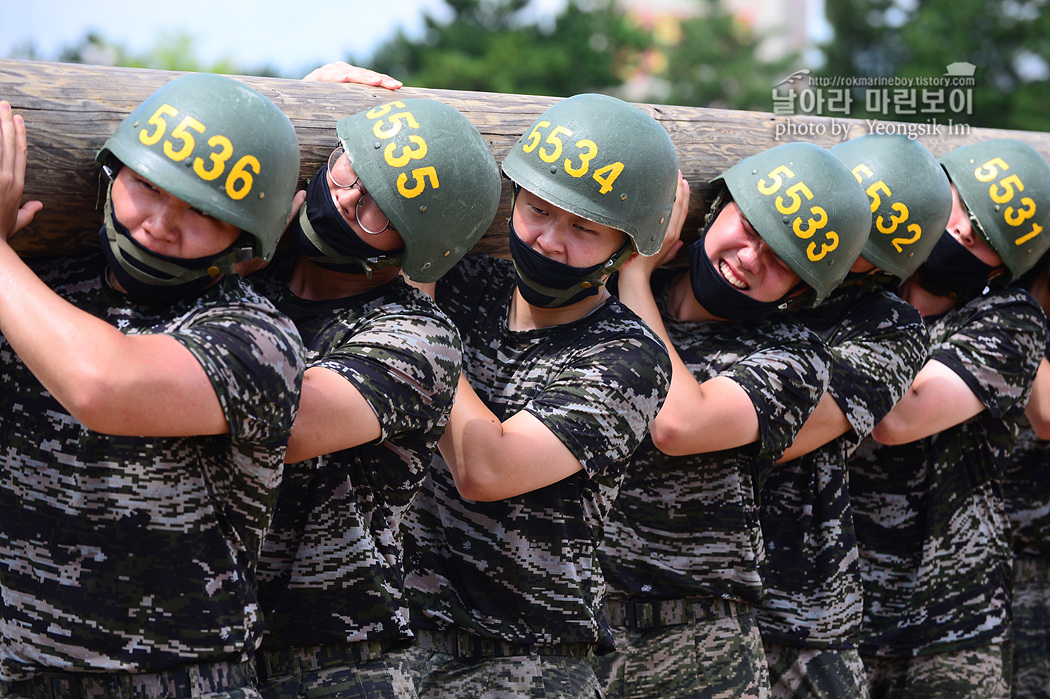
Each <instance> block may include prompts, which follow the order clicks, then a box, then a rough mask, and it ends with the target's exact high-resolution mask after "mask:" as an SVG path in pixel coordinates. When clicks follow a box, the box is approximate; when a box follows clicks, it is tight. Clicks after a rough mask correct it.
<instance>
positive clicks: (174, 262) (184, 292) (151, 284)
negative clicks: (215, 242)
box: [99, 184, 252, 303]
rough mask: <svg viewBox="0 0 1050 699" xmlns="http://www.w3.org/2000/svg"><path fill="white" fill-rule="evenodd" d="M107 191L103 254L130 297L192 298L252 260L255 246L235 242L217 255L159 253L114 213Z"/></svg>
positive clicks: (101, 235)
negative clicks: (197, 255) (135, 234)
mask: <svg viewBox="0 0 1050 699" xmlns="http://www.w3.org/2000/svg"><path fill="white" fill-rule="evenodd" d="M111 192H112V184H110V190H109V192H107V194H106V205H105V217H106V225H104V226H103V227H102V229H101V230H100V231H99V238H100V240H101V242H102V253H103V255H104V256H105V258H106V262H107V263H108V265H109V269H110V270H112V272H113V276H114V277H115V278H116V280H117V282H119V283H120V286H121V287H122V288H123V289H124V292H125V293H126V294H127V295H128V297H130V298H132V299H134V300H135V301H139V302H142V303H171V302H173V301H177V300H179V299H184V298H192V297H195V296H197V295H199V294H200V293H201V292H202V291H204V290H205V289H207V288H208V287H209V286H211V285H212V284H213V283H215V280H216V279H217V278H218V277H220V276H222V275H223V274H226V273H231V272H233V265H234V264H235V263H236V262H239V261H242V260H247V259H251V257H252V253H251V249H250V248H248V249H245V248H244V246H243V244H241V243H234V244H233V245H232V246H230V247H229V248H226V249H225V250H223V251H222V252H220V253H218V254H216V255H209V256H207V257H198V258H195V259H183V258H179V257H169V256H167V255H160V254H158V253H155V252H153V251H151V250H149V249H148V248H146V247H145V246H144V245H142V244H141V243H139V242H138V241H137V240H135V239H134V238H133V237H132V236H131V233H130V232H129V231H128V229H127V228H126V227H124V225H123V224H121V223H120V222H119V221H118V220H117V217H116V215H115V214H114V213H113V202H112V199H111V197H110V193H111Z"/></svg>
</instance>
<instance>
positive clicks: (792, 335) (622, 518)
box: [599, 270, 830, 698]
mask: <svg viewBox="0 0 1050 699" xmlns="http://www.w3.org/2000/svg"><path fill="white" fill-rule="evenodd" d="M675 274H676V273H675V272H673V271H670V270H663V271H661V270H658V271H657V273H656V274H654V276H653V289H654V296H655V299H656V302H657V305H658V307H659V308H660V313H661V315H662V316H663V321H664V324H665V327H666V328H667V332H668V333H669V336H670V338H671V342H672V343H673V344H674V347H675V349H676V350H677V352H678V354H679V356H680V357H681V358H682V361H684V362H685V364H686V366H687V367H688V368H689V370H690V371H691V372H692V374H693V376H694V377H696V379H697V380H698V381H700V382H703V381H706V380H708V379H710V378H713V377H715V376H725V377H728V378H730V379H732V380H733V381H734V382H736V383H737V384H738V385H739V386H740V387H741V388H742V389H743V390H744V391H745V392H746V393H747V395H748V396H749V398H750V399H751V401H752V403H753V404H754V407H755V411H756V413H757V415H758V423H759V439H758V442H757V443H755V444H749V445H746V446H744V447H740V448H736V449H726V450H723V451H717V452H711V453H706V454H694V455H690V456H685V457H672V456H668V455H666V454H664V453H662V452H660V451H658V450H657V449H656V448H655V447H654V445H653V443H652V440H651V439H646V440H645V441H644V442H643V444H642V446H641V447H640V448H639V449H638V451H637V452H636V453H635V456H634V458H633V459H632V461H631V466H630V469H629V471H628V476H627V478H626V479H625V481H624V484H623V486H622V487H621V489H620V495H619V496H618V498H617V500H616V503H615V505H614V507H613V512H612V514H611V515H610V517H609V522H608V525H607V527H606V532H605V538H604V540H603V542H602V547H601V549H600V550H599V555H600V561H601V565H602V569H603V570H604V571H605V574H606V578H607V580H608V581H609V587H610V597H611V598H613V599H616V600H619V599H628V600H629V603H631V602H635V601H642V600H646V599H656V600H661V599H664V600H690V601H692V600H698V601H700V602H707V601H711V600H712V599H715V600H717V599H724V600H733V601H736V602H743V603H746V604H745V605H743V606H745V607H746V611H744V612H742V613H738V614H737V615H732V616H725V617H721V618H713V619H710V618H709V619H698V620H696V621H694V622H692V623H686V624H682V625H679V626H670V627H668V630H667V631H666V632H660V631H657V632H655V633H652V634H641V635H638V634H635V635H633V636H632V635H631V634H628V635H627V639H626V642H628V643H629V644H630V645H624V643H620V644H619V645H618V647H617V650H616V653H615V655H614V656H612V657H610V658H602V659H601V660H600V661H599V672H601V673H602V676H603V677H605V678H606V679H608V680H610V681H611V682H612V684H611V685H608V686H611V687H615V686H616V680H615V677H616V670H615V669H611V668H615V665H616V663H618V662H619V661H620V658H621V657H623V656H625V655H627V656H629V657H631V656H633V657H637V658H644V657H646V656H649V657H650V658H651V661H652V662H653V663H658V664H659V667H660V668H662V669H663V671H660V672H658V671H656V670H655V669H654V668H655V667H656V666H655V665H654V666H653V667H651V668H650V669H649V671H648V672H646V673H645V674H644V675H637V674H633V673H632V674H633V677H631V678H629V679H628V680H627V681H628V682H630V683H631V691H630V693H629V694H625V696H635V697H637V696H660V697H662V698H669V697H672V696H678V697H687V696H698V695H699V696H720V697H741V696H749V697H766V696H768V673H767V671H766V666H765V657H764V654H763V651H762V640H761V637H760V636H759V633H758V626H757V624H756V622H755V619H754V610H753V608H752V607H751V605H753V604H755V603H756V602H758V600H759V599H761V597H762V594H763V586H762V579H761V568H762V564H763V560H764V552H765V546H764V545H763V540H762V529H761V526H760V524H759V520H758V505H759V502H758V500H759V497H758V493H759V491H760V489H761V483H762V481H763V479H764V478H765V476H766V475H767V474H768V470H769V468H770V467H771V466H772V464H773V463H774V462H775V461H776V459H777V458H779V456H780V454H781V453H782V452H783V450H784V449H785V448H787V446H788V445H790V444H791V442H792V441H793V440H794V438H795V435H796V434H797V433H798V430H799V428H800V427H801V426H802V423H803V422H805V420H806V418H807V417H808V416H809V414H810V412H811V411H812V410H813V408H814V407H815V406H816V404H817V401H818V400H819V399H820V396H821V395H822V394H823V393H824V390H825V388H826V387H827V382H828V372H829V360H830V356H829V354H828V351H827V349H826V348H825V347H824V344H823V342H822V341H821V340H820V338H819V337H818V336H817V335H816V334H814V333H812V332H811V331H809V330H807V329H806V328H805V327H803V326H802V325H801V324H799V323H798V322H797V321H795V320H794V319H793V318H791V317H790V316H788V315H785V314H778V313H774V314H771V315H769V316H767V317H766V318H765V319H762V320H760V321H757V322H753V323H752V322H746V323H745V322H699V323H698V322H681V321H678V320H675V319H674V318H673V317H671V316H670V314H669V313H668V312H667V290H668V286H669V283H670V282H671V280H672V278H673V275H675ZM616 630H617V633H619V634H621V635H622V634H623V633H624V632H625V631H627V629H625V628H624V627H618V628H617V629H616ZM666 635H670V636H669V637H671V638H678V639H679V640H680V641H681V643H677V644H667V643H665V642H663V641H664V640H666V639H665V638H664V637H665V636H666ZM685 639H693V640H692V641H691V642H688V643H687V642H685ZM641 662H643V663H644V660H642V661H641ZM634 664H635V665H636V666H637V665H639V663H638V662H635V663H634ZM670 668H673V670H671V669H670ZM667 672H670V673H671V674H670V675H667V674H666V673H667ZM626 674H627V671H626V670H625V671H624V675H625V676H626ZM672 690H673V691H674V692H675V693H674V694H671V693H669V692H671V691H672Z"/></svg>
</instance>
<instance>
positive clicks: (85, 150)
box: [0, 60, 1050, 257]
mask: <svg viewBox="0 0 1050 699" xmlns="http://www.w3.org/2000/svg"><path fill="white" fill-rule="evenodd" d="M177 75H179V74H178V73H173V72H169V71H159V70H141V69H133V68H110V67H100V66H87V65H79V64H68V63H46V62H38V61H15V60H0V99H4V100H7V101H9V102H10V103H11V105H12V107H13V108H14V110H15V111H16V112H17V113H19V114H21V115H22V116H23V117H24V118H25V121H26V128H27V130H28V133H29V165H28V168H27V170H28V171H27V173H26V192H25V198H26V199H39V200H40V201H42V202H43V203H44V210H43V211H42V212H40V214H38V215H37V217H36V220H35V221H34V222H33V224H32V225H31V226H29V227H28V228H27V229H26V230H24V231H21V232H20V233H19V234H17V235H16V236H15V237H14V238H13V239H12V241H11V242H12V245H13V246H14V247H15V248H16V249H17V250H18V251H19V252H20V253H21V254H23V255H27V256H30V255H51V254H59V253H64V252H69V251H72V250H75V249H77V248H81V247H85V246H97V244H98V242H97V232H98V228H99V226H100V224H101V221H102V213H101V201H102V198H103V196H104V192H105V189H104V184H103V183H102V180H101V177H100V170H99V168H98V166H97V165H96V164H95V153H96V152H97V151H98V149H99V148H100V147H101V146H102V144H103V143H104V142H105V140H106V139H107V138H108V137H109V135H110V134H111V133H112V132H113V130H114V129H116V127H117V125H118V124H119V123H120V121H121V119H123V118H124V116H125V115H126V114H128V113H129V112H130V111H131V110H132V109H134V108H135V107H136V106H137V105H138V104H139V103H140V102H142V100H144V99H145V98H146V97H148V96H149V95H150V94H151V93H152V92H153V91H154V90H156V89H157V88H158V87H160V86H161V85H163V84H164V83H165V82H167V81H169V80H171V79H172V78H174V77H176V76H177ZM235 77H237V79H239V80H242V81H244V82H245V83H246V84H248V85H250V86H252V87H253V88H255V89H256V90H258V91H259V92H261V93H262V94H264V95H266V96H267V97H269V98H270V99H271V100H273V102H274V103H276V104H277V106H278V107H280V108H281V109H282V110H283V111H284V112H285V114H287V115H288V117H289V118H290V119H291V121H292V123H293V124H294V125H295V129H296V133H297V135H298V137H299V143H300V146H301V148H302V169H301V172H300V177H301V178H302V179H303V180H304V181H305V179H306V178H307V177H309V176H311V175H313V173H314V172H316V170H317V168H318V167H320V165H321V163H322V160H323V158H325V157H327V155H328V153H329V152H330V151H331V149H332V148H333V147H335V146H336V145H337V141H336V137H335V122H336V121H337V120H339V119H340V118H342V117H344V116H349V115H351V114H355V113H357V112H359V111H362V110H364V109H368V108H370V107H372V106H374V105H376V104H380V103H383V102H386V101H389V100H390V99H392V96H393V95H395V94H396V95H397V96H400V97H405V98H408V97H427V98H433V99H439V100H442V101H444V102H446V103H448V104H450V105H451V106H453V107H455V108H456V109H459V110H460V111H461V112H463V113H464V114H465V115H466V116H467V118H469V119H470V120H471V122H473V124H474V125H475V126H476V127H477V128H478V130H479V131H480V132H481V134H482V135H483V136H484V137H485V140H486V141H487V142H488V144H489V146H490V147H491V148H492V152H493V154H494V155H495V157H496V159H497V161H502V159H503V157H504V155H505V154H506V153H507V151H508V150H509V149H510V147H511V145H512V144H513V143H514V141H515V140H516V139H517V138H518V137H519V136H520V135H522V133H523V132H525V130H526V129H527V128H528V127H529V125H530V124H531V123H532V122H533V120H534V119H535V118H536V117H537V116H539V114H540V113H541V112H542V111H543V110H545V109H546V108H547V107H548V106H550V105H551V104H553V103H554V102H555V101H557V98H553V97H533V96H525V95H507V94H497V93H484V92H463V91H455V90H429V89H419V88H408V87H406V88H402V89H401V90H400V91H398V92H397V93H391V92H389V91H387V90H382V89H379V88H372V87H364V86H360V85H342V84H333V83H315V82H303V81H301V80H288V79H279V78H258V77H244V76H235ZM771 89H772V86H771ZM771 105H772V98H771ZM639 106H640V107H641V108H642V109H644V110H645V111H646V112H648V113H650V114H652V115H653V117H655V118H656V119H657V120H658V121H659V122H660V123H661V124H662V125H663V126H664V127H665V128H666V129H667V131H668V133H670V135H671V139H672V141H673V142H674V144H675V146H676V148H677V149H678V157H679V167H680V168H681V170H682V173H683V174H684V175H685V177H686V179H687V180H688V181H689V184H690V188H691V191H692V199H691V202H690V213H689V219H688V220H687V221H686V228H685V232H684V233H683V238H686V239H688V238H690V237H692V234H693V233H694V232H695V230H696V229H697V228H698V227H699V225H700V222H701V218H702V212H703V211H704V210H705V207H706V205H707V202H708V200H709V199H710V194H711V189H710V187H709V185H708V184H707V183H708V182H709V181H710V180H711V179H712V178H714V177H716V176H717V175H718V174H719V173H721V172H722V171H723V170H725V169H726V168H728V167H729V166H731V165H733V164H734V163H736V162H737V161H739V160H740V159H741V158H744V157H746V156H748V155H752V154H754V153H757V152H760V151H762V150H765V149H767V148H770V147H772V146H775V145H777V144H778V143H784V142H788V141H796V140H805V141H811V142H813V143H817V144H818V145H821V146H825V147H830V146H832V145H834V144H835V143H837V142H839V141H841V140H842V139H843V131H844V129H845V128H846V127H848V135H849V137H854V136H858V135H861V134H865V133H868V130H869V125H868V123H867V122H865V121H863V120H859V119H846V118H837V117H836V118H829V117H805V116H794V115H791V116H785V115H775V114H767V113H761V112H745V111H729V110H722V109H705V108H697V107H673V106H666V105H649V104H640V105H639ZM881 123H882V124H883V125H884V126H885V125H890V126H892V123H891V122H881ZM928 130H930V131H932V130H933V129H928ZM997 137H1011V138H1017V139H1020V140H1023V141H1026V142H1028V143H1030V144H1032V145H1033V146H1034V147H1035V148H1036V149H1037V150H1038V151H1039V152H1041V153H1042V154H1043V156H1044V157H1048V156H1050V134H1046V133H1034V132H1022V131H1003V130H993V129H977V128H973V129H969V133H962V134H959V133H952V134H948V133H943V132H942V133H940V134H937V133H925V134H923V135H921V136H919V138H918V140H919V141H920V142H922V143H923V144H924V145H926V146H927V147H928V148H929V149H930V151H931V152H933V154H934V155H942V154H943V153H946V152H948V151H949V150H952V149H954V148H957V147H958V146H961V145H964V144H966V143H971V142H974V141H980V140H987V139H989V138H997ZM509 214H510V188H509V187H504V191H503V201H502V203H501V206H500V210H499V212H498V214H497V215H496V219H495V221H494V222H493V224H492V226H491V227H490V229H489V231H488V233H487V234H486V235H485V237H484V238H483V239H482V240H481V241H480V242H479V243H478V244H477V246H476V247H475V248H474V250H473V252H476V253H489V254H494V255H499V256H503V257H505V256H506V254H507V244H506V224H505V221H506V218H507V217H508V216H509Z"/></svg>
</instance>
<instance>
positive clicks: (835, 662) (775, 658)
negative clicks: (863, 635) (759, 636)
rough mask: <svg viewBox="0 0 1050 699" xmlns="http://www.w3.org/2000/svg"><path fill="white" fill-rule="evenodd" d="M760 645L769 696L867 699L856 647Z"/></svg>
mask: <svg viewBox="0 0 1050 699" xmlns="http://www.w3.org/2000/svg"><path fill="white" fill-rule="evenodd" d="M764 645H765V649H766V663H767V664H768V665H769V684H770V696H771V697H772V698H773V699H844V698H846V697H848V698H849V699H868V682H867V680H866V679H865V677H864V663H863V662H862V661H861V659H860V653H858V652H857V651H856V650H824V649H820V648H795V647H793V646H785V645H781V644H779V643H771V642H768V641H766V642H765V643H764Z"/></svg>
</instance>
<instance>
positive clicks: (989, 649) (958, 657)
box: [863, 643, 1010, 699]
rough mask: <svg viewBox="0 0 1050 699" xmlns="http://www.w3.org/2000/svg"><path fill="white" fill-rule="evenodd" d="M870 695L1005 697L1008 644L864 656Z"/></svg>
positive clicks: (893, 698)
mask: <svg viewBox="0 0 1050 699" xmlns="http://www.w3.org/2000/svg"><path fill="white" fill-rule="evenodd" d="M863 659H864V672H865V674H866V675H867V677H868V688H869V691H870V694H871V699H897V697H924V698H925V699H988V698H989V697H994V698H995V699H1005V697H1008V696H1010V648H1009V644H1008V643H1007V644H992V645H986V646H979V647H977V648H968V649H966V650H958V651H953V652H949V653H938V654H936V655H918V656H914V657H909V658H893V657H886V656H863Z"/></svg>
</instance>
